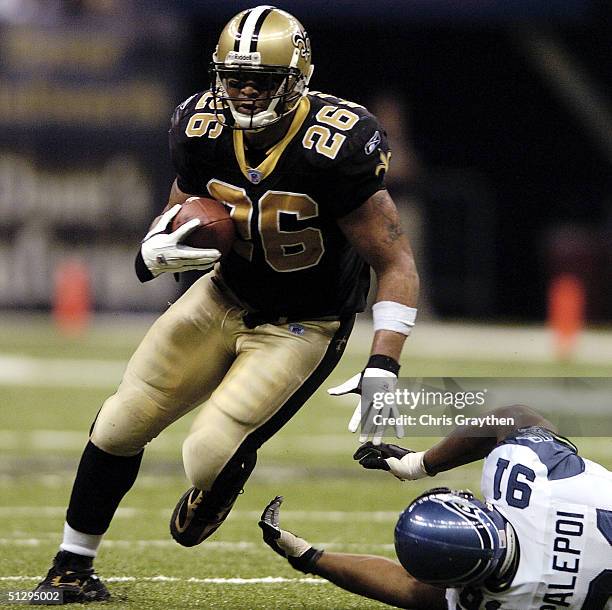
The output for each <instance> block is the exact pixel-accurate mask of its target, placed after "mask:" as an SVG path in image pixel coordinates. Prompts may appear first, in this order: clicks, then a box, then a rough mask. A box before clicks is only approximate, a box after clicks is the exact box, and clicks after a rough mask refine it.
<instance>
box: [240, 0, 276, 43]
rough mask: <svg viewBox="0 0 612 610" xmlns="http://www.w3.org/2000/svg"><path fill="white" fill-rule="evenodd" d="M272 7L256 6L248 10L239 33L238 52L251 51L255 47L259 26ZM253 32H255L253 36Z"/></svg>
mask: <svg viewBox="0 0 612 610" xmlns="http://www.w3.org/2000/svg"><path fill="white" fill-rule="evenodd" d="M273 9H274V7H273V6H258V7H256V8H254V9H251V10H250V11H249V13H248V17H247V18H246V21H245V22H244V26H243V28H242V32H241V35H240V45H239V47H238V52H240V53H252V52H253V51H255V50H256V49H257V38H258V37H259V31H260V30H261V26H262V25H263V22H264V21H265V19H266V17H267V16H268V15H269V14H270V13H271V12H272V10H273ZM255 32H256V33H257V34H256V35H255V36H254V34H255Z"/></svg>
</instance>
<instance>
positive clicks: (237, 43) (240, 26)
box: [234, 11, 251, 51]
mask: <svg viewBox="0 0 612 610" xmlns="http://www.w3.org/2000/svg"><path fill="white" fill-rule="evenodd" d="M250 12H251V11H244V15H242V19H241V20H240V23H239V24H238V31H237V32H236V40H235V41H234V51H238V49H239V48H240V40H241V39H242V30H243V29H244V23H245V21H246V20H247V17H248V16H249V13H250Z"/></svg>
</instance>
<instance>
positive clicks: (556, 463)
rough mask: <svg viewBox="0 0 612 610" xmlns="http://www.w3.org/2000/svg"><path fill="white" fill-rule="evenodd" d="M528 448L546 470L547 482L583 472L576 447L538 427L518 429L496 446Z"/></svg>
mask: <svg viewBox="0 0 612 610" xmlns="http://www.w3.org/2000/svg"><path fill="white" fill-rule="evenodd" d="M502 445H518V446H521V447H528V448H529V449H531V450H532V451H533V452H534V453H535V454H536V455H537V456H538V459H539V460H540V462H542V464H544V465H545V466H546V468H547V469H548V477H547V478H548V480H549V481H554V480H558V479H567V478H569V477H574V476H576V475H579V474H581V473H582V472H584V468H585V466H584V460H583V459H582V458H581V457H580V456H579V455H578V450H577V449H576V446H575V445H574V444H573V443H571V442H570V441H569V440H567V439H566V438H564V437H562V436H559V435H557V434H555V433H554V432H551V431H550V430H546V428H542V427H540V426H530V427H528V428H519V429H518V430H517V431H516V432H514V433H513V434H511V435H510V436H508V437H507V438H505V439H504V440H503V441H502V442H501V443H499V445H498V446H502Z"/></svg>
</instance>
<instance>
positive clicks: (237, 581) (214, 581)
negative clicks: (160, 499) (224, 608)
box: [0, 575, 329, 585]
mask: <svg viewBox="0 0 612 610" xmlns="http://www.w3.org/2000/svg"><path fill="white" fill-rule="evenodd" d="M42 578H43V577H42V576H0V582H2V581H5V582H19V581H30V580H42ZM104 582H161V583H166V582H169V583H174V582H184V583H194V584H205V585H259V584H264V585H275V584H279V583H296V584H304V585H325V584H329V582H328V581H327V580H323V579H321V578H308V577H305V578H284V577H282V576H263V577H260V578H193V577H192V578H180V577H178V576H162V575H159V576H110V577H105V578H104Z"/></svg>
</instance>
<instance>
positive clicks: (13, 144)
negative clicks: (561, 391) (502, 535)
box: [0, 0, 612, 609]
mask: <svg viewBox="0 0 612 610" xmlns="http://www.w3.org/2000/svg"><path fill="white" fill-rule="evenodd" d="M254 4H255V3H254V2H253V3H246V2H239V1H229V0H228V1H224V2H211V1H209V0H190V1H187V0H185V1H174V2H169V1H162V0H151V1H147V2H145V1H140V0H132V1H130V0H89V1H88V0H0V127H1V129H0V456H1V459H0V498H2V499H1V501H0V515H1V519H0V524H1V525H0V592H1V591H3V590H6V589H23V588H28V587H29V586H31V584H33V582H34V579H35V577H37V576H40V575H42V574H43V572H44V571H45V570H46V569H47V567H48V565H47V564H48V561H49V558H50V557H51V556H52V554H53V553H54V551H55V548H56V546H57V543H58V541H59V532H60V529H61V524H62V522H63V513H64V510H65V505H66V502H67V499H68V495H69V492H70V486H71V483H72V477H73V474H74V471H75V468H76V462H77V460H78V456H79V454H80V451H81V448H82V446H83V445H84V443H85V441H86V434H87V429H88V426H89V423H90V422H91V420H92V419H93V417H94V416H95V413H96V411H97V409H98V408H99V405H100V404H101V402H102V401H103V399H104V398H105V397H106V396H107V395H108V394H109V393H110V392H112V391H113V389H114V387H115V386H116V384H117V382H118V380H119V378H120V376H121V373H122V370H123V367H124V365H125V362H126V361H127V358H128V357H129V355H130V354H131V352H132V350H133V349H134V347H135V346H136V344H137V343H138V340H139V339H140V337H141V336H142V335H143V334H144V332H145V330H146V328H147V327H148V324H149V323H150V322H151V320H152V319H153V318H154V317H155V315H156V314H157V313H158V312H160V311H162V310H163V308H164V307H165V306H166V303H167V302H168V301H169V300H173V299H175V298H176V296H177V294H178V293H179V291H180V290H181V286H180V285H177V284H176V283H175V282H174V281H173V280H172V278H165V277H162V278H159V279H157V280H156V281H154V282H151V283H149V284H146V285H141V284H139V283H138V281H137V279H136V277H135V275H134V273H133V264H132V261H133V256H134V252H135V248H136V244H137V243H138V241H139V240H140V239H141V237H142V235H143V233H144V231H145V228H146V226H147V225H148V223H149V219H150V218H151V217H152V216H154V215H155V214H156V213H157V211H158V210H159V209H160V208H161V207H162V206H163V205H164V203H165V198H166V195H167V192H168V188H169V185H170V183H171V181H172V179H173V175H172V169H171V167H170V162H169V157H168V153H167V142H166V130H167V126H168V120H169V116H170V113H171V112H172V109H173V108H174V107H175V106H176V105H177V104H178V103H180V102H181V101H182V100H183V99H184V98H186V97H187V96H188V95H190V94H191V93H193V92H195V91H198V90H201V89H204V88H206V87H207V85H208V75H207V65H208V61H209V57H210V54H211V53H212V50H213V47H214V44H215V42H216V38H217V35H218V32H219V30H220V28H221V27H222V26H223V24H224V23H225V22H226V21H227V19H228V18H229V17H231V16H232V15H233V14H234V13H236V12H237V11H239V10H241V9H243V8H246V7H249V6H252V5H254ZM277 5H278V6H279V8H284V9H286V10H289V11H290V12H293V13H294V14H295V15H296V16H297V17H298V18H299V19H300V20H301V21H302V22H303V23H304V24H305V26H306V28H307V29H308V31H309V33H310V34H311V37H312V43H313V54H314V63H315V65H316V70H315V76H314V79H313V83H312V85H313V88H316V89H318V90H322V91H329V92H333V93H335V94H337V95H340V96H342V97H345V98H348V99H351V100H354V101H358V102H360V103H364V104H365V105H367V106H368V107H370V108H371V109H372V110H373V111H374V112H376V113H377V114H378V115H379V117H380V118H381V120H382V122H383V124H384V125H385V126H386V128H387V130H388V132H389V135H390V139H391V143H392V147H393V162H392V172H391V174H390V176H389V187H390V190H391V191H392V194H393V196H394V198H395V199H396V201H397V202H398V205H399V206H400V209H401V213H402V215H403V217H404V223H405V226H406V229H407V232H408V233H409V235H410V236H411V238H412V240H413V241H414V243H415V246H416V250H417V256H418V263H419V266H420V269H421V273H422V279H423V286H424V294H423V302H422V306H421V312H422V315H421V318H420V322H419V325H418V328H417V330H416V332H415V333H414V336H413V337H411V338H410V340H409V342H408V344H407V348H406V350H405V354H404V357H403V372H404V373H405V374H410V375H415V376H418V375H428V376H442V375H443V376H454V375H456V376H487V375H491V376H493V375H495V376H498V375H503V376H516V377H518V376H532V375H538V376H609V375H610V363H611V362H612V332H611V331H610V330H609V328H608V327H609V322H610V319H611V318H612V292H611V291H610V290H609V285H610V280H611V279H612V277H611V275H610V269H611V265H610V262H611V260H612V249H611V246H610V244H611V243H612V240H610V235H611V232H612V179H611V176H612V172H611V171H610V170H611V164H612V111H611V110H610V107H611V106H610V100H611V98H612V91H611V84H612V77H611V74H612V54H610V51H609V40H610V35H611V33H612V32H611V26H610V24H611V23H612V9H611V8H610V4H609V2H604V1H601V2H597V1H588V0H564V1H563V2H554V1H550V0H474V1H471V2H454V1H452V0H378V2H377V3H371V2H366V1H358V0H352V1H351V2H349V1H348V0H337V1H336V2H334V3H329V2H323V0H309V1H308V2H306V1H299V0H285V1H284V2H282V3H280V4H279V3H277ZM551 295H556V296H553V297H552V298H551ZM361 318H362V320H361V322H360V324H359V325H358V327H357V330H356V332H355V333H354V336H353V338H352V339H351V341H350V343H349V348H348V351H347V353H346V356H345V357H344V359H343V362H342V363H341V365H340V366H339V368H338V369H337V370H336V371H335V372H334V374H333V376H332V378H331V380H330V383H333V382H334V381H340V380H343V379H344V378H345V377H348V376H349V375H350V374H352V373H353V372H354V371H356V370H358V369H359V368H360V367H361V366H362V365H363V362H364V358H365V356H366V354H367V350H368V340H369V329H368V316H367V314H364V315H363V316H362V317H361ZM559 320H561V322H563V321H564V320H566V321H567V320H569V323H566V324H559ZM551 321H554V322H555V324H554V326H555V328H556V331H554V330H553V329H552V328H551V324H550V322H551ZM583 321H584V325H585V329H584V330H583V331H582V332H581V333H580V334H579V335H578V336H577V340H576V341H575V343H573V342H572V341H571V340H570V342H569V343H567V345H566V348H565V351H564V352H563V353H562V354H560V347H559V341H560V340H559V333H561V335H563V333H565V334H566V335H567V336H571V335H572V333H573V332H574V331H576V330H577V329H579V328H580V327H581V326H582V324H583ZM560 356H563V358H561V357H560ZM351 409H352V403H350V401H349V403H344V404H340V403H336V402H334V401H330V400H329V399H328V398H327V396H326V395H325V394H324V393H323V392H322V391H319V392H318V393H317V394H316V395H315V397H314V398H313V399H312V400H311V401H310V403H309V404H308V405H307V406H306V407H305V408H304V409H303V410H302V412H301V413H299V414H298V416H297V417H296V418H295V419H294V420H293V421H292V422H291V423H290V424H289V425H288V426H287V427H286V429H285V430H284V431H283V432H282V433H281V434H279V435H278V436H277V437H276V438H274V439H273V440H272V441H271V442H270V443H269V445H267V446H266V447H265V448H264V450H263V451H262V452H261V457H260V461H259V466H258V469H257V471H256V474H255V475H254V478H253V479H252V481H251V482H250V483H249V485H248V487H247V492H248V493H246V494H245V496H244V497H243V498H241V499H240V501H239V504H238V506H237V511H236V513H235V514H234V515H232V517H231V519H230V520H229V521H228V523H227V524H226V525H225V526H224V527H223V528H222V529H221V530H220V531H219V533H218V534H217V535H216V536H215V537H214V539H213V540H212V541H211V543H209V544H206V545H203V547H202V548H197V549H194V550H188V551H186V550H184V549H181V548H180V547H178V546H177V545H175V544H174V543H171V542H170V539H169V536H168V534H167V519H168V517H169V513H170V510H171V508H172V507H173V506H174V503H175V501H176V497H177V496H178V494H179V492H181V491H182V490H183V488H184V487H185V481H184V476H183V474H182V466H181V460H180V446H181V440H182V438H183V436H184V434H185V431H186V429H187V428H188V426H189V420H188V418H187V419H185V420H183V421H181V422H178V423H177V424H176V425H174V426H173V427H171V428H170V429H169V430H168V431H166V432H165V433H164V434H163V435H162V436H161V437H160V438H159V439H157V440H156V441H155V443H153V445H152V446H151V448H150V449H149V450H148V451H147V454H146V457H145V463H144V465H143V471H142V475H141V477H140V478H139V480H138V482H137V484H136V487H135V488H134V490H133V491H132V492H131V493H130V495H128V497H127V498H126V500H125V502H124V504H123V505H122V509H120V513H119V515H118V518H117V519H116V520H115V522H114V523H113V526H112V528H111V531H110V532H109V535H108V541H107V542H105V546H104V547H103V552H102V555H101V557H100V562H99V568H100V571H101V573H102V574H103V575H104V576H110V577H112V578H113V583H112V586H113V591H114V592H115V593H116V595H117V598H118V601H117V604H116V607H121V608H125V607H133V608H188V607H202V608H212V607H215V608H216V607H225V608H260V607H267V608H313V609H314V608H370V607H372V608H373V607H377V605H376V604H373V603H368V602H366V601H365V600H360V599H358V598H356V597H354V596H351V595H349V594H344V593H342V592H340V591H336V590H334V589H332V587H330V586H328V585H323V584H321V583H320V582H319V581H317V580H308V579H306V580H303V579H300V578H299V576H300V575H299V574H297V573H295V572H293V571H292V570H291V569H290V568H289V567H288V566H286V565H285V563H283V562H282V561H280V560H277V559H276V557H275V556H273V555H272V554H270V553H268V552H267V551H266V550H265V549H264V547H263V546H262V545H261V544H260V543H259V535H258V531H257V527H256V521H257V517H258V514H259V512H260V510H261V508H262V507H263V506H264V505H265V503H266V502H267V500H268V499H269V498H270V497H272V496H273V495H274V494H276V493H283V494H284V495H285V496H286V497H287V501H286V507H287V515H286V517H287V518H286V525H287V526H289V527H290V528H291V529H293V530H295V531H297V532H299V533H300V534H302V535H304V536H306V537H309V539H311V540H312V541H318V542H324V543H327V544H328V545H329V548H335V549H341V550H354V551H359V552H376V553H384V554H387V555H389V556H392V554H393V550H392V546H391V543H392V528H393V524H394V519H395V517H396V515H397V512H398V511H399V510H400V509H401V508H402V507H403V506H404V505H405V504H406V503H407V501H408V499H409V498H410V497H412V496H413V495H415V494H416V493H418V492H419V491H421V490H422V489H424V488H426V487H427V486H431V483H432V482H431V481H428V482H425V483H423V484H416V485H407V484H404V485H400V484H398V483H397V482H396V481H394V480H392V479H391V477H388V479H389V480H387V479H386V478H385V477H382V478H381V477H377V476H375V475H374V474H373V473H365V472H360V471H359V470H357V468H356V467H355V466H354V465H353V464H352V462H351V459H350V455H351V453H352V451H353V449H354V448H355V446H356V439H355V438H354V437H352V436H351V435H350V434H348V433H347V432H345V426H346V421H347V419H348V415H349V413H350V411H351ZM573 440H575V441H576V442H577V444H578V445H579V446H580V448H581V450H582V453H583V454H584V455H586V456H588V457H592V458H593V459H596V460H598V461H600V462H602V463H604V464H605V465H606V466H607V467H608V468H610V467H611V466H612V448H611V444H610V439H609V438H603V437H602V438H589V439H573ZM430 442H431V439H415V441H414V445H415V448H420V447H425V446H427V445H428V444H429V443H430ZM478 475H479V466H478V465H474V466H469V467H464V468H462V469H460V470H458V471H456V472H453V473H451V474H449V475H448V476H446V477H444V479H442V478H441V477H437V478H436V480H434V481H433V483H434V484H441V483H450V484H452V485H461V486H469V487H471V488H472V489H474V488H476V489H477V488H478V485H479V483H478ZM438 479H439V480H438ZM419 483H420V482H419ZM190 579H191V580H190ZM232 579H234V580H232ZM270 579H272V580H270ZM274 579H277V580H274ZM114 606H115V604H110V605H108V606H106V607H114ZM0 607H3V606H2V603H1V602H0Z"/></svg>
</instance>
